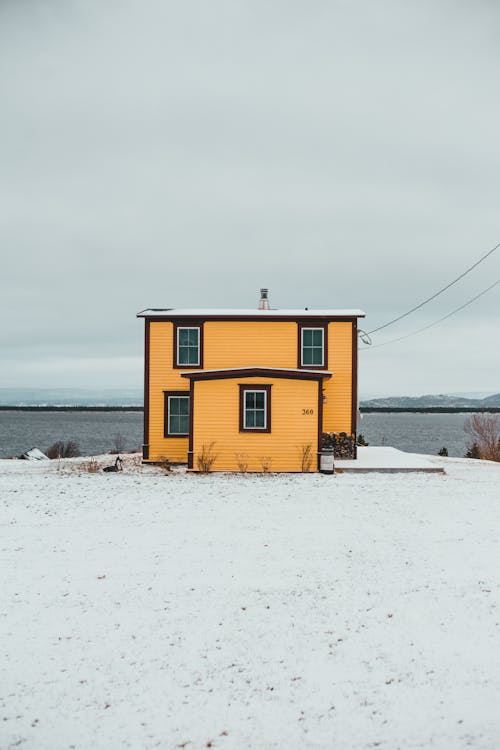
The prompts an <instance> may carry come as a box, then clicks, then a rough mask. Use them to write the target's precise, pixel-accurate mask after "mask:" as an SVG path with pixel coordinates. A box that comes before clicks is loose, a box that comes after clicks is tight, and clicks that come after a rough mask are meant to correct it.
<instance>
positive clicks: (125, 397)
mask: <svg viewBox="0 0 500 750" xmlns="http://www.w3.org/2000/svg"><path fill="white" fill-rule="evenodd" d="M142 402H143V394H142V390H139V389H137V388H124V389H123V390H118V389H115V388H104V389H102V390H97V389H95V390H94V389H90V388H89V389H84V388H0V406H142Z"/></svg>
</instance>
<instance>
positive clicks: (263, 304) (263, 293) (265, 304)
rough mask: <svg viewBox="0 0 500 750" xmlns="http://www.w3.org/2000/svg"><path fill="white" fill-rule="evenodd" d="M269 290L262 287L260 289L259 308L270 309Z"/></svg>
mask: <svg viewBox="0 0 500 750" xmlns="http://www.w3.org/2000/svg"><path fill="white" fill-rule="evenodd" d="M268 292H269V289H261V290H260V300H259V308H258V309H259V310H269V309H270V307H269V300H268V298H267V294H268Z"/></svg>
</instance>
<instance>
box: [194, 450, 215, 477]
mask: <svg viewBox="0 0 500 750" xmlns="http://www.w3.org/2000/svg"><path fill="white" fill-rule="evenodd" d="M216 460H217V454H216V453H215V442H212V443H209V444H208V445H205V443H203V445H202V447H201V453H198V455H197V456H196V465H197V466H198V469H199V471H201V473H202V474H208V473H209V472H210V471H212V466H213V465H214V463H215V461H216Z"/></svg>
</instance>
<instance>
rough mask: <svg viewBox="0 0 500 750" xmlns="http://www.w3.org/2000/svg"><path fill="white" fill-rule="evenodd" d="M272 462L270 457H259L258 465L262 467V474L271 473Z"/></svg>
mask: <svg viewBox="0 0 500 750" xmlns="http://www.w3.org/2000/svg"><path fill="white" fill-rule="evenodd" d="M272 462H273V459H272V458H271V456H261V457H260V465H261V466H262V471H263V472H264V474H269V472H270V471H271V464H272Z"/></svg>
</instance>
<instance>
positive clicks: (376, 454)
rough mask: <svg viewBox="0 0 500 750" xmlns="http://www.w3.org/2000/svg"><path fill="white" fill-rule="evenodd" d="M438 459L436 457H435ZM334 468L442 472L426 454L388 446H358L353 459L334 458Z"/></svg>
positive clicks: (441, 468)
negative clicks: (356, 453) (407, 451)
mask: <svg viewBox="0 0 500 750" xmlns="http://www.w3.org/2000/svg"><path fill="white" fill-rule="evenodd" d="M436 460H437V461H438V459H436ZM335 469H342V471H345V472H348V471H352V472H368V471H380V472H389V473H397V472H415V471H425V472H433V473H441V474H442V473H444V468H443V467H442V466H440V465H439V462H437V463H434V461H431V460H429V458H428V457H427V456H422V455H420V454H418V453H404V452H403V451H400V450H398V449H397V448H390V447H388V446H373V447H372V446H368V447H367V448H362V447H359V448H358V457H357V459H356V460H354V461H346V460H336V461H335Z"/></svg>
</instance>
